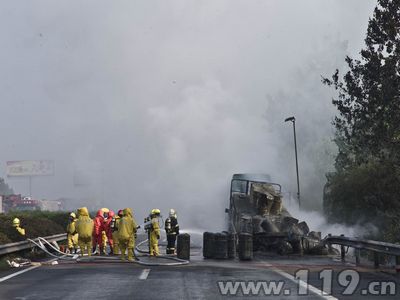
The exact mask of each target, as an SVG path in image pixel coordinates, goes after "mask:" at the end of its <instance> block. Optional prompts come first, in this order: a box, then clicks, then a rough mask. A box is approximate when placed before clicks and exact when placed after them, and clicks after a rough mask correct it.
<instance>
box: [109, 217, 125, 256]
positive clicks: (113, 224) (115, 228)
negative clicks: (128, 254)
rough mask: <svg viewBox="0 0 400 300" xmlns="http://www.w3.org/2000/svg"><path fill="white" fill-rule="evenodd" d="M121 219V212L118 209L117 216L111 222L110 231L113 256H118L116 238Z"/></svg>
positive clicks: (117, 241)
mask: <svg viewBox="0 0 400 300" xmlns="http://www.w3.org/2000/svg"><path fill="white" fill-rule="evenodd" d="M122 217H123V211H122V209H120V210H119V211H118V214H116V215H114V216H113V218H112V221H111V231H112V238H113V241H114V247H113V254H114V255H119V254H120V253H119V238H118V226H119V221H121V218H122Z"/></svg>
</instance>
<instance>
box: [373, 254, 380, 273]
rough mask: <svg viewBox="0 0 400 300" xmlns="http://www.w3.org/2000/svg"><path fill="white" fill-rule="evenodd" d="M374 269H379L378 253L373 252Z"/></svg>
mask: <svg viewBox="0 0 400 300" xmlns="http://www.w3.org/2000/svg"><path fill="white" fill-rule="evenodd" d="M374 268H375V269H378V268H379V253H378V252H374Z"/></svg>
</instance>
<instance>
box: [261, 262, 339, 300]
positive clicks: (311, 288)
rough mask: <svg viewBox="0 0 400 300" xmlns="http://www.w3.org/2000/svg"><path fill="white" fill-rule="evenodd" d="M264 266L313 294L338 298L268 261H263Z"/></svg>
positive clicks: (328, 299) (336, 299) (329, 299)
mask: <svg viewBox="0 0 400 300" xmlns="http://www.w3.org/2000/svg"><path fill="white" fill-rule="evenodd" d="M265 265H266V266H268V267H270V268H271V270H272V271H274V272H275V273H278V274H279V275H281V276H283V277H285V278H287V279H289V280H290V281H292V282H294V283H296V284H299V285H301V286H302V287H304V288H306V289H308V290H309V291H311V292H313V293H314V294H316V295H317V296H320V297H322V298H324V299H327V300H338V298H336V297H334V296H331V295H327V294H326V293H325V292H323V291H321V290H320V289H318V288H316V287H315V286H313V285H311V284H309V283H308V284H307V283H306V282H304V281H303V280H299V279H296V278H295V277H294V276H292V275H290V274H289V273H286V272H284V271H282V270H280V269H278V268H276V267H274V266H272V265H271V264H269V263H265Z"/></svg>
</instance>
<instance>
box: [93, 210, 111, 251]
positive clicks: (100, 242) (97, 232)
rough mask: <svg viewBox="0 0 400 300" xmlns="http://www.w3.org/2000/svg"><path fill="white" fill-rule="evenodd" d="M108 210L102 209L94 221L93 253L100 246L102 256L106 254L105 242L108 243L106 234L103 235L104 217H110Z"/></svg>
mask: <svg viewBox="0 0 400 300" xmlns="http://www.w3.org/2000/svg"><path fill="white" fill-rule="evenodd" d="M108 212H109V209H108V208H101V209H99V210H98V211H97V214H96V217H95V218H94V219H93V223H94V226H93V239H92V240H93V252H95V251H96V248H97V246H99V252H100V255H102V254H104V248H105V242H106V241H107V238H106V234H105V233H103V231H104V230H103V227H104V226H103V223H104V215H105V214H106V215H108Z"/></svg>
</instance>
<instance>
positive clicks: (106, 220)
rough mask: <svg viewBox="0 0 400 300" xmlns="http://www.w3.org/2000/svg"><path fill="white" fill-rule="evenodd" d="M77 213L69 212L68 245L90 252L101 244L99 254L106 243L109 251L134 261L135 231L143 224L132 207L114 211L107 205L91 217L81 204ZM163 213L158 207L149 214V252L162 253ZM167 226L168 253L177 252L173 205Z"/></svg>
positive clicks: (103, 249) (146, 226)
mask: <svg viewBox="0 0 400 300" xmlns="http://www.w3.org/2000/svg"><path fill="white" fill-rule="evenodd" d="M77 214H78V215H76V214H75V213H74V212H72V213H71V214H70V221H69V224H68V226H67V234H68V248H69V251H70V252H71V253H72V252H76V250H77V248H78V247H79V248H80V250H81V254H82V255H83V254H84V253H87V254H88V255H89V256H90V255H91V254H92V253H94V252H95V251H96V249H97V247H98V249H99V254H100V255H104V254H106V246H107V244H108V245H109V247H110V252H109V253H108V254H109V255H121V259H122V260H125V255H126V253H127V259H128V260H129V261H132V260H134V259H135V257H134V248H135V241H136V237H137V236H136V232H137V230H138V229H139V228H140V226H138V225H137V223H136V221H135V219H134V218H133V213H132V210H131V209H130V208H125V209H123V210H119V211H118V213H117V214H115V213H114V212H113V211H112V210H109V209H108V208H102V209H99V210H98V211H97V214H96V217H95V218H94V219H93V220H92V219H91V218H90V217H89V212H88V210H87V208H86V207H82V208H79V209H78V211H77ZM160 217H161V212H160V210H159V209H157V208H155V209H153V210H151V212H150V215H149V216H148V217H147V218H145V224H144V227H145V230H146V232H147V234H148V242H149V252H150V256H158V255H159V254H160V251H159V248H158V240H159V239H160V235H161V231H160ZM165 230H166V234H167V240H168V245H167V254H174V253H175V241H176V236H177V235H178V234H179V225H178V220H177V215H176V212H175V210H174V209H171V210H170V212H169V217H168V218H167V219H166V220H165Z"/></svg>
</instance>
